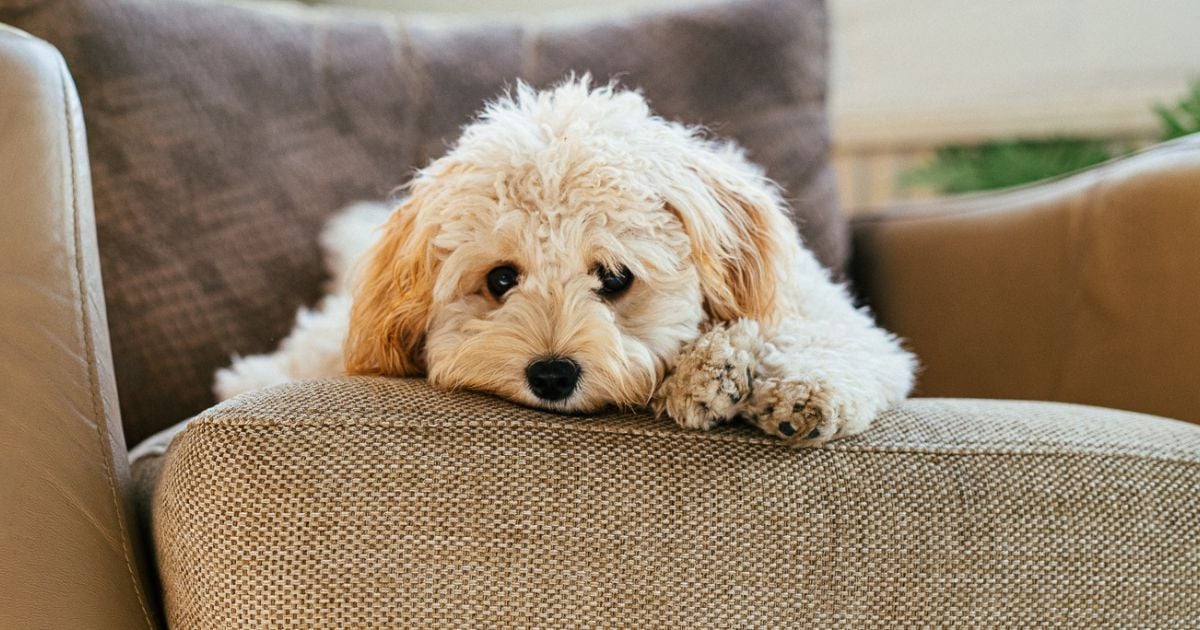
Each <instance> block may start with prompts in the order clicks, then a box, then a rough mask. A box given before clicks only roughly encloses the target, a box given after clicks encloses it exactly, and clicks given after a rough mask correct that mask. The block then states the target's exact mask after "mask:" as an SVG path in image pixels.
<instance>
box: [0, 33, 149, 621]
mask: <svg viewBox="0 0 1200 630" xmlns="http://www.w3.org/2000/svg"><path fill="white" fill-rule="evenodd" d="M0 217H3V228H2V229H0V479H2V480H3V481H2V482H0V515H2V516H0V627H2V628H100V627H104V628H142V627H152V626H153V625H154V621H153V614H152V613H151V608H150V605H149V603H148V601H147V597H146V593H145V590H144V588H143V582H142V576H143V572H142V568H141V565H140V563H139V557H138V556H139V554H138V551H137V549H138V547H137V545H135V542H134V536H135V533H134V532H133V530H132V527H133V524H132V520H131V518H130V517H131V513H130V510H129V505H128V500H127V497H126V495H127V492H128V483H129V482H128V476H129V475H128V466H127V464H126V460H125V444H124V438H123V435H122V432H121V420H120V415H119V411H118V406H117V394H116V386H115V384H114V380H113V370H112V358H111V353H110V350H109V344H108V326H107V323H106V321H105V312H104V292H103V289H102V286H101V282H100V269H99V259H98V256H97V251H96V234H95V225H94V217H93V214H92V200H91V187H90V183H89V181H88V160H87V151H86V145H85V141H84V130H83V118H82V116H81V113H80V110H79V101H78V98H77V96H76V94H75V86H74V84H73V83H72V81H71V79H70V77H69V76H68V74H67V69H66V66H65V64H64V63H63V60H62V57H61V56H60V55H59V54H58V51H56V50H55V49H54V48H52V47H51V46H50V45H49V44H47V43H45V42H43V41H40V40H37V39H35V38H33V37H30V36H28V35H26V34H24V33H22V32H20V31H17V30H15V29H12V28H9V27H6V26H4V25H0Z"/></svg>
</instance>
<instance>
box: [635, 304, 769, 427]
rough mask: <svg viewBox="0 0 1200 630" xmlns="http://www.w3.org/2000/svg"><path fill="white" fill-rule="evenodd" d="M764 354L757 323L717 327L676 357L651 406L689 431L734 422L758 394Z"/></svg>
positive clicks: (729, 323) (690, 343)
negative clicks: (761, 359)
mask: <svg viewBox="0 0 1200 630" xmlns="http://www.w3.org/2000/svg"><path fill="white" fill-rule="evenodd" d="M762 350H763V338H762V336H761V335H760V334H759V329H758V322H755V321H753V320H749V319H742V320H738V321H736V322H720V323H717V324H714V325H713V326H712V327H710V328H709V329H708V330H707V331H705V332H704V333H703V334H701V335H700V336H699V337H697V338H696V339H694V340H692V341H691V342H689V343H688V344H687V345H685V346H684V347H683V349H682V350H681V351H680V352H679V354H678V355H676V357H675V360H674V361H673V362H672V364H671V365H669V366H668V367H667V370H668V373H667V376H666V378H665V379H664V380H663V382H662V384H661V385H659V387H658V390H657V391H656V392H655V394H654V399H653V400H652V402H651V406H652V407H653V409H654V411H655V413H657V414H658V415H660V416H661V415H664V414H665V415H668V416H670V417H671V418H672V419H673V420H675V422H677V423H678V424H679V425H680V426H682V427H685V428H688V429H711V428H712V427H714V426H716V425H718V424H721V423H723V422H727V421H729V420H732V419H733V418H735V417H737V416H738V415H739V414H740V413H741V412H742V410H743V409H745V407H746V405H747V403H748V402H749V401H750V397H751V396H752V395H753V393H754V382H755V380H756V379H757V378H758V377H757V375H756V371H757V368H758V357H759V354H760V353H761V352H762Z"/></svg>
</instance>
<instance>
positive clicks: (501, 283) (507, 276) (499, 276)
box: [487, 265, 517, 299]
mask: <svg viewBox="0 0 1200 630" xmlns="http://www.w3.org/2000/svg"><path fill="white" fill-rule="evenodd" d="M487 286H488V292H490V293H491V294H492V296H494V297H495V298H496V299H500V296H502V295H504V294H505V293H508V291H509V289H511V288H513V287H515V286H517V270H516V269H514V268H512V267H511V266H509V265H502V266H500V267H496V268H495V269H493V270H491V271H489V272H488V275H487Z"/></svg>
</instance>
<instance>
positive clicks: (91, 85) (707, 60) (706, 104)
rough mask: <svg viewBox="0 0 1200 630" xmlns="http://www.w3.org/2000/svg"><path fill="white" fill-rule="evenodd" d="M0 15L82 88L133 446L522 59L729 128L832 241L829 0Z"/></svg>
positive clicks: (317, 272) (259, 343) (1, 10)
mask: <svg viewBox="0 0 1200 630" xmlns="http://www.w3.org/2000/svg"><path fill="white" fill-rule="evenodd" d="M262 7H266V8H262ZM0 21H3V22H8V23H10V24H13V25H15V26H17V27H19V28H22V29H24V30H26V31H29V32H30V33H33V34H34V35H36V36H38V37H41V38H44V39H46V40H48V41H49V42H50V43H52V44H54V45H55V46H56V47H58V48H59V49H60V50H61V51H62V53H63V55H64V56H65V58H66V60H67V64H68V66H69V68H70V70H71V73H72V74H73V76H74V78H75V80H76V82H77V84H78V87H79V95H80V98H81V100H82V103H83V112H84V118H85V122H86V125H87V132H88V144H89V153H90V157H91V164H92V182H93V185H94V190H95V207H96V222H97V229H98V236H99V244H100V256H101V265H102V270H103V274H104V284H105V297H106V299H107V302H108V313H109V318H108V321H109V324H110V328H111V333H112V334H111V337H112V347H113V354H114V362H115V369H116V376H117V382H118V386H119V389H120V397H121V411H122V415H123V416H124V422H125V429H126V435H127V440H128V441H129V443H131V444H134V443H137V442H138V441H139V440H141V439H142V438H143V437H145V436H146V435H149V434H150V433H153V432H154V431H155V430H157V429H159V428H162V427H164V426H167V425H170V424H173V423H175V422H177V421H179V420H182V419H183V418H185V417H188V416H190V415H192V414H194V413H197V412H199V411H200V410H202V409H204V408H205V407H208V406H209V405H210V404H212V402H213V396H212V393H211V391H210V389H209V388H210V385H211V381H212V374H213V371H214V370H215V369H216V368H217V367H220V366H222V365H225V364H226V363H227V362H228V361H229V355H230V354H231V353H233V352H239V353H243V354H246V353H255V352H265V351H268V350H270V349H272V348H273V347H274V346H275V345H276V344H277V342H278V341H279V339H280V338H281V337H282V336H283V335H285V334H286V333H287V331H288V329H289V327H290V325H291V320H292V316H293V314H294V313H295V309H296V307H297V306H298V305H300V304H302V303H311V302H313V301H315V300H316V299H317V298H318V297H319V295H320V283H321V266H320V261H319V258H318V253H317V247H316V242H315V241H316V234H317V232H318V230H319V228H320V225H321V223H322V221H323V220H324V219H325V218H326V217H327V216H328V215H329V214H330V213H331V212H333V211H334V210H335V209H337V208H338V207H340V206H342V205H344V204H346V203H348V202H351V201H355V200H359V199H380V198H383V197H384V196H386V195H388V194H389V192H390V191H392V190H393V189H394V188H395V187H396V186H398V185H400V184H402V183H403V182H404V181H405V180H406V179H407V177H408V176H409V174H410V173H411V171H412V170H413V169H414V168H417V167H420V166H422V165H424V164H425V163H426V162H427V161H428V160H429V159H430V158H433V157H436V156H437V155H439V154H441V153H442V152H443V151H445V148H446V146H447V143H449V142H452V141H453V140H454V139H455V137H456V136H457V133H458V129H459V127H460V125H462V124H463V123H465V122H466V121H467V120H468V119H469V118H470V116H471V114H472V113H473V112H475V111H476V110H477V109H478V108H479V107H480V106H481V105H482V103H483V101H484V100H485V99H488V98H492V97H494V96H496V95H497V94H499V93H500V92H501V90H502V89H503V88H504V86H505V85H510V84H511V83H512V81H513V80H514V79H516V78H517V77H523V78H525V79H527V80H529V81H530V82H532V83H534V84H536V85H546V84H549V83H552V82H555V81H557V80H559V79H560V78H561V77H562V76H563V75H564V74H565V73H566V72H567V71H570V70H574V71H578V72H584V71H591V72H592V73H593V74H594V75H595V76H596V77H597V78H599V79H601V80H607V79H608V78H609V77H613V76H618V75H619V76H620V79H621V82H622V83H623V84H625V85H628V86H636V87H640V88H642V89H643V90H644V91H645V93H646V95H647V96H648V97H649V99H650V101H651V103H652V105H653V107H654V108H655V109H656V110H657V111H658V112H659V113H660V114H662V115H664V116H666V117H669V118H675V119H680V120H684V121H687V122H690V123H704V124H708V125H711V126H713V127H714V128H716V130H717V131H718V132H719V133H720V134H721V135H723V136H728V137H733V138H736V139H737V140H739V141H740V142H741V143H742V144H743V145H744V146H746V147H747V148H748V149H749V152H750V156H751V158H752V159H754V160H756V161H758V162H759V163H761V164H763V165H764V166H765V167H766V168H767V170H768V172H769V173H770V175H771V176H772V177H774V178H776V179H777V180H778V181H779V182H780V183H781V184H782V185H783V187H784V189H785V191H786V196H787V197H788V198H789V199H790V200H791V201H792V205H793V206H794V209H795V211H796V217H797V220H798V222H799V223H800V225H801V228H802V230H803V233H804V235H805V237H806V238H807V240H808V242H809V244H810V246H811V247H812V248H813V249H814V250H815V251H816V252H817V254H818V255H819V257H820V258H821V259H822V260H823V261H824V262H825V263H826V264H827V265H829V266H830V267H833V268H835V269H836V268H839V267H840V266H841V264H842V262H843V260H844V258H845V255H846V251H847V239H846V233H845V224H844V222H843V220H842V219H841V218H840V217H839V216H838V214H837V207H836V199H835V194H834V189H833V178H832V176H831V171H830V167H829V161H828V158H827V155H826V154H827V151H828V138H827V125H826V120H825V112H824V96H825V72H826V70H825V68H826V64H825V61H826V39H825V10H824V7H823V4H822V2H821V0H753V1H749V2H733V3H729V4H718V5H713V6H706V7H701V8H695V9H688V10H682V11H678V12H672V13H661V14H655V15H646V16H643V17H639V18H632V19H628V20H624V21H612V22H588V23H578V24H559V25H556V26H553V27H546V28H541V29H531V28H526V27H519V26H513V25H496V24H489V25H480V26H459V27H454V28H450V27H444V26H435V25H432V24H427V23H423V22H421V21H418V20H415V19H411V18H404V17H397V16H392V15H389V14H382V13H380V14H373V13H370V12H353V13H350V12H338V11H336V10H325V9H309V8H305V7H302V6H300V5H295V6H289V5H280V4H278V3H262V5H259V6H255V5H254V4H253V3H247V4H237V5H233V4H219V3H213V2H198V1H195V0H0Z"/></svg>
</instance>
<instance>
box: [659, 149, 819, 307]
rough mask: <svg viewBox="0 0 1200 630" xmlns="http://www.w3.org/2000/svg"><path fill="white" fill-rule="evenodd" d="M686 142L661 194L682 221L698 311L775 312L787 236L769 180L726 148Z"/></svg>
mask: <svg viewBox="0 0 1200 630" xmlns="http://www.w3.org/2000/svg"><path fill="white" fill-rule="evenodd" d="M705 145H706V146H704V147H703V148H695V147H693V148H692V150H691V151H689V152H688V153H689V155H688V157H687V158H686V159H685V161H686V166H684V174H683V175H682V177H681V178H680V179H681V180H682V181H680V182H678V183H679V184H682V185H676V186H672V187H671V189H670V190H669V191H668V192H667V193H666V194H665V200H666V204H667V207H668V209H670V210H671V211H672V212H674V213H675V215H676V216H677V217H679V220H680V221H681V222H682V223H683V227H684V230H685V231H686V232H687V234H688V237H689V239H690V240H691V250H692V259H693V261H694V263H695V265H696V267H697V269H698V271H699V273H700V288H701V291H702V293H703V295H704V302H705V309H706V310H707V311H708V314H709V316H711V317H712V318H714V319H716V320H718V321H732V320H736V319H739V318H743V317H745V318H751V319H757V320H760V321H771V320H773V319H774V318H775V316H776V310H777V308H776V299H777V297H778V295H777V288H778V286H779V282H780V273H781V267H782V266H783V264H785V263H784V261H783V257H784V255H785V253H786V251H787V248H788V247H789V243H788V242H787V240H788V239H795V238H796V236H795V228H794V227H793V226H792V224H791V222H790V221H788V219H787V217H786V215H785V213H784V209H783V202H782V200H781V199H780V197H779V194H778V192H777V190H776V188H775V185H774V184H773V183H772V182H771V181H770V180H768V179H767V178H766V176H764V175H763V174H762V173H761V171H759V170H758V168H757V167H755V166H753V165H751V164H750V163H749V162H748V161H746V159H745V158H744V157H743V156H742V154H741V152H740V151H739V150H737V149H736V148H735V147H733V146H722V145H715V144H712V143H705Z"/></svg>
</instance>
